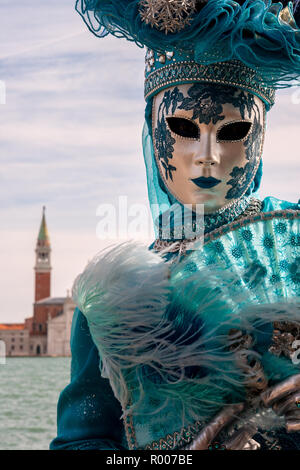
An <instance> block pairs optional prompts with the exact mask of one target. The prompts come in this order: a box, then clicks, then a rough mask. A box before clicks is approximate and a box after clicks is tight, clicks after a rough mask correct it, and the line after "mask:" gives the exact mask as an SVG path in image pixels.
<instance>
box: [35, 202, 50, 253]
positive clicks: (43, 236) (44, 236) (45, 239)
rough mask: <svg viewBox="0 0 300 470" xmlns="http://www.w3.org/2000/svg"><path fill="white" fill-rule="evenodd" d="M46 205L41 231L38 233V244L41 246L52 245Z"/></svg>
mask: <svg viewBox="0 0 300 470" xmlns="http://www.w3.org/2000/svg"><path fill="white" fill-rule="evenodd" d="M45 213H46V206H43V216H42V221H41V225H40V231H39V235H38V245H39V246H50V238H49V233H48V228H47V224H46V215H45Z"/></svg>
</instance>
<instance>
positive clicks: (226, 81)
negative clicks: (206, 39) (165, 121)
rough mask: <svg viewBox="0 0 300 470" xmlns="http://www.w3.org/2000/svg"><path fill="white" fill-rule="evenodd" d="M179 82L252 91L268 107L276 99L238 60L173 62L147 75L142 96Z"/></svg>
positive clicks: (146, 96)
mask: <svg viewBox="0 0 300 470" xmlns="http://www.w3.org/2000/svg"><path fill="white" fill-rule="evenodd" d="M153 66H154V56H153ZM148 70H149V69H148ZM182 83H220V84H223V85H229V86H234V87H238V88H242V89H244V90H246V91H249V92H250V93H254V94H255V95H258V96H259V97H260V98H261V99H262V100H263V101H265V102H266V103H268V104H269V105H270V106H273V104H274V102H275V90H274V89H273V88H269V87H267V86H265V85H264V83H263V81H258V77H257V72H256V71H255V70H252V69H250V68H249V67H246V66H245V65H244V64H242V63H241V62H239V61H237V60H232V61H228V62H221V63H220V62H217V63H214V64H210V65H203V64H197V63H196V62H192V61H179V62H172V63H170V64H168V65H166V66H164V67H161V68H159V69H157V70H154V71H153V72H151V73H150V74H149V75H148V76H146V79H145V90H144V94H145V99H147V98H149V97H150V96H152V95H154V94H155V93H157V92H158V90H162V89H164V88H167V87H170V86H171V85H175V84H182Z"/></svg>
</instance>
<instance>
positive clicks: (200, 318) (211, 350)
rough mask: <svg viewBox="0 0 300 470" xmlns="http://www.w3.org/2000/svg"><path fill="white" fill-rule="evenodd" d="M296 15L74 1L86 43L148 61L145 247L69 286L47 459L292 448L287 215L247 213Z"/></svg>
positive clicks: (294, 420) (297, 426) (297, 242)
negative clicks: (68, 354)
mask: <svg viewBox="0 0 300 470" xmlns="http://www.w3.org/2000/svg"><path fill="white" fill-rule="evenodd" d="M298 3H299V2H294V4H292V3H291V2H290V3H289V4H286V3H285V4H284V5H283V4H282V3H280V2H271V1H270V0H256V1H255V2H253V1H249V0H245V1H238V2H237V1H232V0H220V1H216V0H207V1H197V0H176V1H174V0H173V1H170V0H155V1H154V0H141V1H137V0H130V1H125V0H110V1H108V0H106V1H101V0H81V1H78V2H77V9H78V11H79V12H80V13H81V14H82V16H83V17H84V19H85V21H86V22H87V23H88V25H89V28H90V29H91V30H92V31H93V32H94V33H95V34H96V35H98V36H100V37H101V36H105V35H106V34H108V33H112V34H114V35H117V36H119V37H120V36H123V37H126V38H127V39H129V40H134V41H135V42H136V43H137V44H138V45H145V46H147V53H146V77H145V97H146V101H147V106H146V113H145V117H146V119H145V127H144V132H143V147H144V158H145V164H146V170H147V182H148V194H149V202H150V205H151V210H152V214H153V220H154V224H155V229H156V240H155V241H154V243H153V244H152V245H151V247H150V249H149V250H147V249H146V248H144V247H143V246H140V245H138V244H135V243H125V244H122V245H120V246H116V247H114V248H113V249H110V250H106V251H105V252H103V253H100V254H99V255H98V256H97V257H96V258H95V259H94V260H93V261H92V262H90V263H89V264H88V266H87V267H86V269H85V271H84V272H83V273H82V274H81V275H80V276H78V278H77V279H76V281H75V284H74V288H73V297H74V300H75V302H76V304H77V305H78V308H77V309H76V310H75V313H74V319H73V329H72V337H71V347H72V374H71V383H70V384H69V385H68V387H66V389H65V390H64V391H63V392H62V393H61V396H60V399H59V403H58V436H57V437H56V438H55V439H54V441H53V442H52V443H51V448H52V449H128V448H129V449H153V450H154V449H158V450H159V449H170V450H174V449H192V450H204V449H232V450H239V449H245V450H247V449H248V450H256V449H295V448H296V449H300V434H299V431H300V409H299V407H300V369H299V365H298V362H299V361H297V358H296V355H295V350H294V346H295V344H296V343H295V342H297V340H298V339H300V336H299V332H300V326H299V325H300V323H299V321H300V304H299V281H300V277H299V274H300V233H299V216H300V212H299V209H300V206H299V204H298V203H289V202H286V201H281V200H279V199H276V198H273V197H268V198H266V199H265V200H263V201H262V200H260V199H259V196H258V189H259V186H260V181H261V177H262V151H263V143H264V134H265V129H266V113H267V111H268V110H269V109H270V108H271V107H272V105H273V104H274V98H275V89H276V88H279V87H284V86H285V87H288V86H291V85H292V84H293V83H294V82H293V80H298V79H299V75H300V54H299V53H300V30H299V27H298V25H297V19H299V16H297V11H298V10H299V8H298V7H300V6H299V5H298ZM95 22H96V24H95ZM203 208H204V210H203ZM201 210H202V211H203V213H202V217H201Z"/></svg>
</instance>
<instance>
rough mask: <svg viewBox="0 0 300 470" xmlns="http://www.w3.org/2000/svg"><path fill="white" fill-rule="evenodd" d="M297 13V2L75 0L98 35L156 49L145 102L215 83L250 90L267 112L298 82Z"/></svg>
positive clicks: (148, 69) (299, 45)
mask: <svg viewBox="0 0 300 470" xmlns="http://www.w3.org/2000/svg"><path fill="white" fill-rule="evenodd" d="M299 7H300V5H299V0H295V1H294V2H272V1H271V0H240V1H233V0H77V1H76V9H77V11H78V12H79V13H80V14H81V15H82V17H83V19H84V21H85V22H86V23H87V25H88V27H89V29H90V30H91V31H92V32H93V33H94V34H95V35H97V36H99V37H104V36H106V35H107V34H109V33H110V34H113V35H114V36H117V37H124V38H126V39H128V40H130V41H134V42H136V44H137V45H138V46H140V47H143V46H147V48H148V49H150V52H149V51H148V54H147V56H146V80H145V97H146V98H149V97H151V96H153V94H155V93H157V92H158V91H160V90H161V89H163V88H166V87H168V86H172V85H173V84H180V83H191V82H197V81H198V82H213V83H223V84H225V85H232V86H237V87H240V88H243V89H246V90H248V91H250V92H252V93H254V94H256V95H258V96H259V97H260V98H261V99H262V100H263V101H264V102H265V104H266V106H267V108H270V107H271V106H272V104H273V103H274V90H275V89H277V88H282V87H289V86H292V85H293V84H295V82H294V81H298V80H299V77H300V29H299V26H298V25H297V21H296V20H297V17H298V13H297V12H298V10H299ZM299 15H300V14H299ZM298 19H299V18H298Z"/></svg>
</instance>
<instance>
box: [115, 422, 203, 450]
mask: <svg viewBox="0 0 300 470" xmlns="http://www.w3.org/2000/svg"><path fill="white" fill-rule="evenodd" d="M124 426H125V432H126V437H127V441H128V447H129V449H130V450H183V449H184V448H185V447H186V446H187V445H188V444H190V442H191V441H192V440H193V439H195V437H196V436H198V434H199V432H200V431H201V429H202V428H203V423H201V422H200V421H195V423H193V424H191V425H189V426H187V427H184V428H182V429H181V430H180V431H175V432H174V433H172V434H168V435H167V436H165V437H162V438H160V439H159V440H158V441H153V442H151V443H150V444H147V445H146V446H145V447H139V446H138V444H137V440H136V435H135V430H134V424H133V419H132V415H131V414H128V415H126V416H125V417H124Z"/></svg>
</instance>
